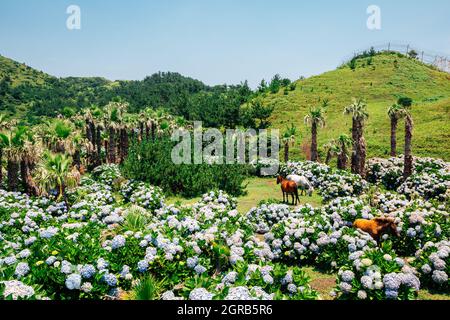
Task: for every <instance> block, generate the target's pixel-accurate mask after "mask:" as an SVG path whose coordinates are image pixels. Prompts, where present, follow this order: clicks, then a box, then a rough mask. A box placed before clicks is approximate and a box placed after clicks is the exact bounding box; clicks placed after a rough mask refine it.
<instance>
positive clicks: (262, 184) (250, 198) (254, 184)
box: [166, 177, 322, 214]
mask: <svg viewBox="0 0 450 320" xmlns="http://www.w3.org/2000/svg"><path fill="white" fill-rule="evenodd" d="M245 184H247V188H246V191H247V194H245V195H243V196H240V197H238V206H237V209H238V211H239V212H240V213H242V214H245V213H247V212H248V211H249V210H250V209H251V208H253V207H256V206H257V205H258V203H259V202H261V201H263V200H268V199H277V200H280V201H281V200H283V195H282V193H281V189H280V186H279V185H277V182H276V180H275V178H258V177H251V178H249V179H247V180H246V181H245ZM199 200H200V197H196V198H192V199H186V198H183V197H180V196H170V197H167V198H166V203H168V204H176V203H178V204H181V205H192V204H194V203H196V202H197V201H199ZM306 203H309V204H310V205H312V206H313V207H317V206H320V205H321V203H322V198H321V197H320V195H318V194H317V193H316V192H314V194H313V196H312V197H308V196H300V204H301V205H304V204H306Z"/></svg>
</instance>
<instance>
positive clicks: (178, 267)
mask: <svg viewBox="0 0 450 320" xmlns="http://www.w3.org/2000/svg"><path fill="white" fill-rule="evenodd" d="M398 163H400V162H398ZM398 163H397V162H396V160H395V159H390V160H386V161H379V160H376V161H375V160H373V161H372V160H371V161H370V162H369V175H368V181H365V180H363V179H361V177H360V176H357V175H352V174H350V173H347V172H344V171H334V170H332V169H331V168H330V167H328V166H325V165H322V164H317V163H311V162H302V163H288V164H286V165H284V166H283V167H282V169H281V171H282V172H283V173H289V174H291V173H296V174H302V175H304V176H306V177H308V178H309V179H310V180H311V181H312V183H313V184H314V187H315V188H316V189H317V190H318V192H319V194H320V195H321V196H322V198H323V201H324V202H323V205H322V206H321V207H312V206H310V205H308V204H302V205H301V206H299V207H296V208H294V207H290V206H287V205H284V204H277V203H271V204H261V205H259V206H257V207H255V208H253V209H251V210H250V211H249V212H247V213H240V212H238V210H237V200H236V199H235V198H232V197H230V196H228V195H227V194H225V193H224V192H221V191H211V192H209V193H207V194H205V195H203V197H202V198H201V200H199V201H198V202H196V203H195V204H193V205H189V206H188V205H185V206H179V205H169V204H167V203H166V202H165V197H164V194H163V192H162V190H161V189H159V188H157V187H153V186H150V185H148V184H145V183H142V182H137V181H130V180H127V179H125V178H123V177H122V175H121V171H120V169H119V167H118V166H116V165H103V166H101V167H98V168H97V169H96V170H95V171H94V172H92V174H91V175H86V176H84V177H82V180H81V184H80V186H79V187H77V188H75V189H72V190H71V191H69V192H68V197H67V198H68V201H67V203H65V202H61V203H56V202H55V201H53V200H50V199H48V198H44V197H41V198H31V197H28V196H27V195H24V194H21V193H12V192H6V191H3V190H0V298H2V299H52V300H60V299H62V300H66V299H126V298H130V297H131V298H132V292H133V290H134V289H135V288H136V287H137V286H139V285H140V283H142V282H143V281H144V279H146V277H148V276H150V275H151V276H152V277H153V279H154V281H155V282H157V283H158V286H159V290H158V293H157V295H156V298H158V299H163V300H187V299H189V300H211V299H220V300H222V299H223V300H272V299H277V300H313V299H321V298H322V297H321V296H320V294H319V293H318V292H317V291H315V290H314V289H313V288H312V287H311V285H310V279H309V277H308V275H307V274H306V273H305V272H304V270H303V267H305V266H313V267H316V268H320V269H321V270H325V271H327V272H332V273H334V274H335V275H336V286H335V288H334V289H333V291H332V293H331V294H332V295H333V296H334V297H335V299H345V300H348V299H351V300H385V299H390V300H412V299H416V298H417V295H418V291H419V290H420V289H422V288H428V289H432V290H435V291H438V292H442V293H449V290H450V286H449V283H450V282H449V275H450V241H449V237H450V222H449V191H448V190H449V183H450V179H449V177H450V173H449V166H448V164H446V163H443V162H442V161H438V160H433V159H416V161H415V174H414V175H413V177H412V178H411V179H409V180H407V181H406V182H405V183H403V184H401V185H396V184H395V183H394V182H395V181H397V180H396V178H395V176H396V174H397V172H398V168H397V167H398ZM388 190H389V191H388ZM382 215H387V216H390V217H392V218H394V219H395V221H396V222H397V226H398V231H399V234H400V236H399V237H394V236H388V235H385V236H383V239H382V241H381V243H380V245H378V244H377V242H376V241H374V240H373V239H372V238H371V236H370V235H368V234H367V233H364V232H362V231H359V230H357V229H354V228H353V227H352V225H353V222H354V221H355V220H356V219H359V218H364V219H372V218H374V217H378V216H382Z"/></svg>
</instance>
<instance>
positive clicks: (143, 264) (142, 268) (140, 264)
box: [138, 260, 148, 273]
mask: <svg viewBox="0 0 450 320" xmlns="http://www.w3.org/2000/svg"><path fill="white" fill-rule="evenodd" d="M147 269H148V262H147V260H141V261H139V262H138V270H139V272H142V273H143V272H145V271H147Z"/></svg>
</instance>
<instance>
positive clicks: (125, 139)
mask: <svg viewBox="0 0 450 320" xmlns="http://www.w3.org/2000/svg"><path fill="white" fill-rule="evenodd" d="M121 143H122V146H121V150H122V152H121V155H122V157H121V162H123V161H124V160H125V158H126V157H127V156H128V147H129V143H128V131H127V129H126V128H122V129H121Z"/></svg>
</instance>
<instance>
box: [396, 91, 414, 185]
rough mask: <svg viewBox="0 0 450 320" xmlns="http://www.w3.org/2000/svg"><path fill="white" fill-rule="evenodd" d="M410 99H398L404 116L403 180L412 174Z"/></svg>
mask: <svg viewBox="0 0 450 320" xmlns="http://www.w3.org/2000/svg"><path fill="white" fill-rule="evenodd" d="M412 103H413V101H412V99H411V98H407V97H404V98H400V99H399V100H398V104H400V105H401V106H402V107H403V110H402V114H403V115H404V116H405V158H404V165H403V179H404V180H406V179H408V178H409V177H410V176H411V175H412V172H413V156H412V137H413V127H414V123H413V118H412V114H411V106H412Z"/></svg>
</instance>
